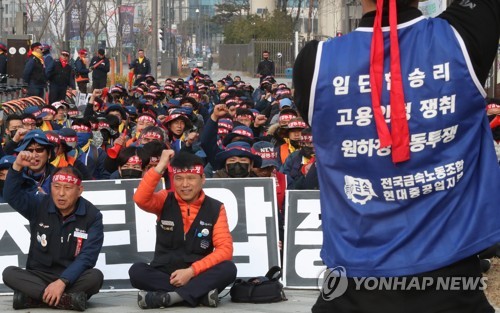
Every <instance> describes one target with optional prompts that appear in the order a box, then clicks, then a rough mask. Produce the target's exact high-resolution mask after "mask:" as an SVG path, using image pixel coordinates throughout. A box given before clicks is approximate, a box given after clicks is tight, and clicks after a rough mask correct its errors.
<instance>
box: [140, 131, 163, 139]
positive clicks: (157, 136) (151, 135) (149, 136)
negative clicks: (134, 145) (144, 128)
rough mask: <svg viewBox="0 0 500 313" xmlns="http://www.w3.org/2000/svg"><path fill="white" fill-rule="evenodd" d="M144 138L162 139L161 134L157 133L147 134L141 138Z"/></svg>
mask: <svg viewBox="0 0 500 313" xmlns="http://www.w3.org/2000/svg"><path fill="white" fill-rule="evenodd" d="M141 137H142V138H149V139H161V136H160V134H158V133H155V132H147V133H145V134H143V135H142V136H141Z"/></svg>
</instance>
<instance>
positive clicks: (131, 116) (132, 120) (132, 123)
mask: <svg viewBox="0 0 500 313" xmlns="http://www.w3.org/2000/svg"><path fill="white" fill-rule="evenodd" d="M125 111H126V112H127V116H128V128H129V129H134V128H135V127H136V126H137V118H138V117H139V116H138V115H137V114H138V113H137V108H136V107H135V106H133V105H128V106H126V107H125ZM150 113H152V112H151V111H150ZM153 115H154V114H153ZM154 116H155V115H154Z"/></svg>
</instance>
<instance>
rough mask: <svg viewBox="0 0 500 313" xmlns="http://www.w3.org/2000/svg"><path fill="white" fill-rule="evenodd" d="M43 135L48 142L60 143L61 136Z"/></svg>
mask: <svg viewBox="0 0 500 313" xmlns="http://www.w3.org/2000/svg"><path fill="white" fill-rule="evenodd" d="M45 136H47V139H48V140H49V141H50V142H53V143H56V144H60V143H61V137H59V136H53V135H52V134H45Z"/></svg>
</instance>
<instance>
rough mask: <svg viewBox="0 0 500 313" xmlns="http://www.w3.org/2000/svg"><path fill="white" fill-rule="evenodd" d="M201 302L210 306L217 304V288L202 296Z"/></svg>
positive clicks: (213, 306)
mask: <svg viewBox="0 0 500 313" xmlns="http://www.w3.org/2000/svg"><path fill="white" fill-rule="evenodd" d="M201 304H202V305H204V306H208V307H211V308H216V307H217V305H218V304H219V290H217V288H216V289H212V290H210V291H209V292H208V293H207V294H206V295H205V296H204V297H203V298H201Z"/></svg>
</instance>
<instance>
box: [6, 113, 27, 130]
mask: <svg viewBox="0 0 500 313" xmlns="http://www.w3.org/2000/svg"><path fill="white" fill-rule="evenodd" d="M14 120H19V121H22V120H23V117H22V116H21V115H19V114H10V115H9V116H7V119H6V120H5V126H6V127H7V128H9V123H10V121H14Z"/></svg>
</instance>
